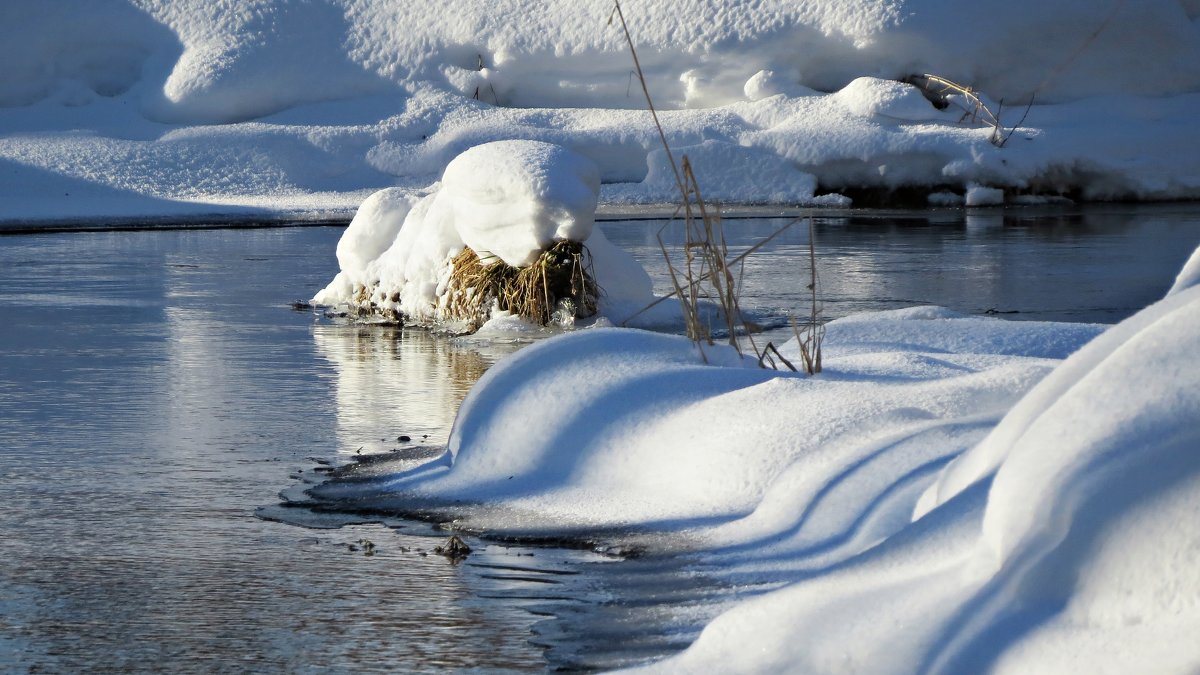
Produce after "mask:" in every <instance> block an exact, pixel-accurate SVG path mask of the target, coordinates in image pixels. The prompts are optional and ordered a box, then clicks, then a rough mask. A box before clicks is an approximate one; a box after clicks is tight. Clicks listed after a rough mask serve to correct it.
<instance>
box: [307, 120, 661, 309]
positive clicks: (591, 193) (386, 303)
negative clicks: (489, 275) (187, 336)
mask: <svg viewBox="0 0 1200 675" xmlns="http://www.w3.org/2000/svg"><path fill="white" fill-rule="evenodd" d="M599 189H600V178H599V172H598V170H597V168H596V166H595V164H593V163H592V162H591V161H590V160H588V159H587V158H586V157H583V156H581V155H579V154H578V153H575V152H572V151H570V150H567V149H565V148H563V147H561V146H557V145H553V144H550V143H542V142H536V141H497V142H494V143H486V144H483V145H480V146H476V147H474V148H471V149H470V150H468V151H466V152H464V153H462V154H461V155H459V156H458V157H457V158H455V160H454V161H452V162H451V163H450V165H449V166H447V167H446V172H445V175H443V176H442V180H441V182H440V184H438V185H436V186H435V187H434V188H433V189H432V192H431V193H430V194H427V195H425V196H423V197H419V198H418V197H415V196H412V195H409V194H407V193H405V192H403V191H400V190H396V189H389V190H381V191H379V192H377V193H375V194H373V195H371V196H370V197H369V198H367V200H366V201H365V202H364V203H363V205H362V206H361V207H360V208H359V210H358V213H357V214H356V215H355V217H354V220H353V221H351V223H350V226H349V227H348V228H347V230H346V232H345V234H343V235H342V238H341V240H340V241H339V242H338V246H337V259H338V265H339V267H340V271H339V272H338V274H337V276H336V277H335V278H334V279H333V281H332V282H330V284H329V285H328V286H327V287H326V288H325V289H323V290H322V291H320V292H319V293H317V295H316V296H315V297H314V298H313V300H314V302H317V303H319V304H324V305H350V306H352V307H354V308H356V309H357V310H358V311H360V312H363V313H367V314H372V315H377V316H383V317H387V318H390V319H393V320H403V321H411V322H415V323H425V324H452V323H463V322H467V323H471V322H476V323H475V325H471V326H466V328H475V327H478V323H482V322H483V321H486V320H487V318H488V316H489V315H490V313H491V310H492V309H493V305H495V309H496V310H500V311H504V312H508V311H516V305H517V304H519V303H515V302H514V303H510V302H508V300H509V299H508V298H506V297H504V293H503V291H501V290H499V289H497V288H494V287H489V286H488V285H487V284H471V283H466V282H463V281H462V279H463V276H464V274H467V273H468V272H465V271H464V269H463V267H464V266H466V265H472V266H473V268H474V269H473V270H472V271H471V272H469V273H474V274H476V275H477V276H482V275H483V274H485V273H486V271H487V270H486V269H485V268H488V269H495V270H498V272H497V274H495V275H494V276H495V277H496V278H499V277H501V276H508V277H514V276H518V275H520V274H523V272H521V270H525V269H535V270H538V271H542V272H543V274H542V276H541V277H537V278H536V279H535V281H536V283H533V284H531V286H532V287H531V288H528V289H526V288H522V289H521V290H522V291H523V292H524V291H527V292H528V294H536V293H544V292H549V293H558V294H559V297H550V298H546V299H544V302H543V305H545V310H546V312H545V315H547V316H548V315H549V313H550V312H552V311H553V310H554V309H556V308H555V304H556V301H560V302H561V301H570V304H569V305H564V306H563V307H562V308H561V309H562V310H563V311H566V312H567V313H568V314H569V315H570V316H569V317H568V319H574V318H575V317H576V316H577V315H584V316H586V315H590V314H591V313H594V311H595V309H596V302H597V300H601V301H602V302H603V303H604V306H605V308H606V309H612V308H614V307H620V308H625V307H627V306H629V305H632V304H636V303H638V302H643V303H644V302H648V301H649V300H650V299H651V297H652V296H651V294H650V278H649V276H648V275H647V274H646V272H645V270H643V269H642V268H641V267H640V266H639V265H638V264H637V263H636V262H635V261H634V260H633V259H632V258H630V257H629V256H628V255H627V254H624V253H623V252H621V251H620V250H619V249H617V248H616V247H614V246H612V245H611V244H609V243H608V241H607V240H605V239H604V235H603V234H600V233H599V231H596V230H594V229H593V227H592V225H593V223H594V221H595V211H596V196H597V193H598V192H599ZM556 242H568V243H571V244H574V245H576V248H572V249H570V251H569V252H567V251H566V250H565V249H564V250H560V247H556ZM579 245H582V246H579ZM464 249H469V251H468V254H467V255H466V256H461V255H460V254H461V253H462V252H463V251H464ZM556 256H572V257H573V258H574V259H573V260H570V261H569V263H570V264H569V266H568V267H567V269H568V272H567V273H568V274H577V275H578V278H577V279H575V278H570V279H565V283H566V284H567V285H568V286H569V289H568V290H562V289H560V288H559V287H557V286H556V285H555V284H552V283H550V281H549V280H548V279H550V277H552V276H553V274H551V273H548V272H546V268H548V267H549V266H551V265H555V264H558V262H559V261H558V260H549V261H548V260H547V258H548V257H551V258H553V257H556ZM553 271H555V270H551V272H553ZM510 272H511V273H510ZM576 282H578V284H579V286H578V287H576ZM596 284H598V285H599V289H596V288H595V286H596ZM560 285H561V284H560ZM597 295H600V296H601V297H600V298H597V297H596V296H597ZM585 296H586V297H585ZM528 318H530V319H535V320H540V322H543V323H544V319H542V313H540V312H539V313H537V314H535V315H533V316H529V317H528Z"/></svg>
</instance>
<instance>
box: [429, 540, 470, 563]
mask: <svg viewBox="0 0 1200 675" xmlns="http://www.w3.org/2000/svg"><path fill="white" fill-rule="evenodd" d="M433 552H434V553H437V554H438V555H444V556H446V557H447V558H449V559H450V560H451V561H454V562H457V561H459V560H462V559H463V558H466V557H467V555H469V554H470V553H471V547H470V546H467V543H466V542H465V541H463V540H462V539H461V538H460V537H459V536H458V535H457V534H453V535H450V538H449V539H447V540H446V543H445V544H442V545H441V546H437V547H435V548H434V549H433Z"/></svg>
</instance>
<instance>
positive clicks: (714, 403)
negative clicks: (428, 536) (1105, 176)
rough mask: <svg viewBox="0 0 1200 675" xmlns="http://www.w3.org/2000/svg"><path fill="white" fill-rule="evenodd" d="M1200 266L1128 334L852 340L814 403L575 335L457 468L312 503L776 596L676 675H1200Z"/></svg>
mask: <svg viewBox="0 0 1200 675" xmlns="http://www.w3.org/2000/svg"><path fill="white" fill-rule="evenodd" d="M1198 260H1200V251H1198V252H1197V253H1196V254H1195V255H1193V258H1192V261H1191V262H1190V263H1189V265H1188V266H1187V267H1186V268H1185V270H1184V271H1183V272H1182V273H1181V274H1180V275H1179V279H1178V281H1177V283H1176V284H1175V286H1174V288H1173V289H1172V290H1171V293H1170V295H1169V296H1168V297H1167V298H1165V299H1163V300H1161V301H1160V302H1158V303H1155V304H1153V305H1152V306H1150V307H1148V308H1146V309H1145V310H1143V311H1142V312H1140V313H1138V314H1137V315H1135V316H1133V317H1131V318H1130V319H1128V320H1126V321H1124V322H1122V323H1120V324H1118V325H1116V326H1113V327H1109V328H1106V327H1103V326H1096V325H1085V324H1057V323H1038V322H1010V321H1004V320H1000V319H991V318H973V317H964V316H960V315H956V314H955V313H953V312H949V311H947V310H944V309H940V308H936V307H916V308H912V309H908V310H899V311H893V312H882V313H874V314H866V315H858V316H853V317H848V318H846V319H841V320H838V321H834V322H832V323H831V324H829V326H828V334H827V338H826V344H827V345H828V348H827V352H826V358H825V371H824V372H823V373H821V374H820V375H818V376H815V377H807V376H803V375H796V374H781V373H777V372H774V371H764V370H761V369H759V368H757V367H755V366H754V365H753V364H751V363H746V362H743V361H742V360H740V359H739V358H738V357H737V356H736V355H735V354H733V353H732V352H726V353H720V352H718V353H715V354H714V353H710V354H709V360H710V364H709V365H705V364H703V363H702V362H701V361H700V359H699V357H698V356H697V354H696V351H695V349H694V347H693V346H692V345H691V344H690V343H689V342H688V341H687V340H685V339H683V338H679V337H672V336H664V335H658V334H652V333H644V332H639V331H632V330H614V329H588V330H582V331H577V332H575V333H572V334H568V335H564V336H561V337H558V338H554V339H551V340H549V341H546V342H544V343H541V344H537V345H535V346H532V347H529V348H527V349H525V350H523V351H522V352H520V353H518V354H516V355H515V356H512V357H509V358H508V359H506V360H504V361H502V362H501V363H499V364H497V365H496V366H495V367H493V369H492V370H490V371H489V372H488V373H487V374H486V375H485V376H484V377H483V379H481V380H480V382H479V383H478V384H477V385H476V387H475V388H474V389H473V390H472V392H471V394H470V395H469V396H468V397H467V399H466V401H464V403H463V405H462V407H461V409H460V412H459V416H458V419H457V421H456V422H455V426H454V429H453V432H452V434H451V438H450V443H449V448H448V449H447V451H446V453H445V455H444V456H442V457H441V458H439V459H435V460H433V461H432V462H428V463H425V464H418V465H414V466H408V467H404V470H402V471H395V472H392V473H385V474H384V475H381V476H378V477H376V478H375V479H373V480H368V481H362V480H358V481H351V482H337V481H335V482H332V483H328V484H325V485H322V486H318V487H317V488H315V489H313V490H312V493H311V494H312V495H314V496H315V497H316V498H318V499H319V500H321V501H325V502H327V503H330V502H331V503H333V504H342V505H344V506H353V507H354V508H371V509H376V508H377V509H384V510H387V509H398V510H402V511H403V510H411V509H413V508H418V507H419V508H423V509H427V508H434V509H437V510H442V511H444V512H447V513H451V514H454V515H456V516H457V518H458V520H457V524H458V525H459V526H460V527H466V528H471V529H478V530H482V531H484V532H490V533H492V534H497V535H503V534H505V533H520V534H523V535H529V534H539V533H540V534H544V535H553V534H554V533H560V532H564V531H569V532H576V533H579V532H584V533H586V532H608V533H611V532H613V531H631V532H660V533H675V534H680V535H684V536H685V540H686V541H688V542H691V543H690V547H691V550H692V552H693V554H696V555H699V560H700V561H702V563H701V564H702V566H703V568H704V570H705V573H706V574H708V575H710V576H713V577H715V578H717V579H721V578H727V579H728V580H729V581H731V582H733V583H737V584H750V585H754V584H761V583H767V582H769V583H773V584H782V587H781V588H779V589H778V590H774V591H772V592H769V593H767V594H765V595H762V596H759V597H757V598H753V599H750V600H748V601H746V602H744V603H742V604H739V605H737V606H736V607H734V608H733V609H732V610H730V611H728V612H726V613H725V614H722V615H721V616H719V617H718V618H717V619H716V620H714V621H713V622H712V623H711V624H710V625H709V626H708V627H707V628H706V629H705V630H704V632H703V634H702V635H701V636H700V638H699V640H698V641H697V642H696V643H695V644H694V645H693V646H692V647H691V648H690V649H689V650H687V651H686V652H684V653H683V654H681V655H680V656H678V657H676V658H674V659H671V660H668V661H667V662H665V663H663V664H658V665H657V666H655V667H654V668H655V669H661V670H663V671H665V672H709V671H710V670H711V668H712V666H713V664H714V663H720V664H721V667H722V670H726V671H736V672H764V673H765V672H814V673H834V672H845V671H846V670H847V669H850V670H857V671H863V672H878V673H892V672H895V673H911V672H945V673H956V672H984V671H989V670H996V671H999V672H1047V673H1060V672H1067V671H1072V670H1074V669H1078V668H1082V669H1084V670H1087V671H1088V672H1112V673H1124V672H1131V671H1137V670H1143V669H1146V670H1149V671H1152V672H1162V673H1186V672H1192V671H1194V670H1195V668H1196V667H1197V666H1198V665H1200V652H1197V651H1196V648H1195V642H1194V640H1191V639H1190V638H1188V637H1187V636H1188V635H1191V634H1192V633H1194V631H1195V630H1196V628H1197V626H1200V612H1198V608H1200V578H1197V576H1196V573H1195V566H1194V564H1193V558H1194V554H1195V550H1196V546H1197V545H1198V543H1200V530H1197V526H1196V524H1195V523H1196V517H1195V516H1196V509H1197V508H1198V506H1200V483H1198V482H1197V476H1200V471H1198V469H1200V455H1198V454H1197V450H1198V448H1200V436H1198V435H1197V428H1196V425H1195V420H1196V419H1197V417H1198V416H1200V399H1198V398H1197V392H1200V379H1198V378H1200V375H1198V373H1200V363H1197V355H1198V354H1200V343H1197V336H1200V288H1197V287H1196V285H1195V284H1196V282H1197V280H1198V276H1197V274H1196V269H1197V261H1198ZM784 351H785V353H786V354H788V355H789V356H791V357H792V358H797V355H796V354H795V345H794V344H792V345H789V346H788V347H786V348H785V350H784ZM610 536H611V535H610Z"/></svg>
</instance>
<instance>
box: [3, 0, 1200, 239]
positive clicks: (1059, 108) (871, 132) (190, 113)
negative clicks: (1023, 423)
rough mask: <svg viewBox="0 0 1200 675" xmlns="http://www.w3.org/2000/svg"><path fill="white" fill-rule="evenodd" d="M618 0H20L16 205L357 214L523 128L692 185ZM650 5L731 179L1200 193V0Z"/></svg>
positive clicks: (607, 193) (666, 64)
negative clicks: (675, 162)
mask: <svg viewBox="0 0 1200 675" xmlns="http://www.w3.org/2000/svg"><path fill="white" fill-rule="evenodd" d="M612 7H613V6H612V5H611V4H610V3H607V2H593V3H582V4H581V3H557V4H555V3H551V4H549V5H546V4H542V5H537V6H536V7H534V6H533V5H531V4H529V3H522V2H515V1H512V0H504V1H501V2H482V1H480V0H453V1H451V2H436V3H430V2H404V3H397V2H388V1H385V0H317V1H313V2H288V1H285V0H254V1H252V2H251V1H247V2H239V3H228V4H222V5H212V4H211V3H208V2H202V1H200V0H186V1H178V0H175V1H169V2H168V1H166V0H60V1H58V2H8V3H3V4H2V5H0V38H2V39H0V62H3V63H4V64H5V73H4V77H3V78H0V220H3V221H8V222H12V221H18V220H26V221H28V220H59V221H63V220H71V219H80V218H88V219H96V218H144V217H185V216H200V215H206V214H217V215H222V216H225V217H233V218H264V217H282V216H299V217H307V218H320V217H324V216H335V217H345V216H347V215H349V214H350V213H351V212H352V211H353V209H354V208H356V207H357V206H358V205H359V204H360V203H361V202H362V201H363V200H364V199H365V198H366V197H367V196H368V195H369V194H371V193H372V192H375V191H377V190H379V189H382V188H386V187H398V188H400V189H403V190H405V191H407V192H409V193H412V194H416V193H418V192H419V191H421V190H423V189H425V188H427V187H428V186H429V185H431V184H432V183H433V182H435V181H436V180H437V179H438V178H439V176H440V175H441V174H442V172H443V171H444V169H445V168H446V166H447V164H449V162H450V160H451V159H453V158H454V157H456V156H457V155H459V154H460V153H461V152H462V151H464V150H466V149H467V148H469V147H472V146H475V145H479V144H481V143H484V142H487V141H493V140H504V139H525V140H541V141H549V142H553V143H556V144H559V145H563V146H565V147H567V148H569V149H570V150H573V151H575V152H578V153H580V154H582V155H584V156H586V157H588V158H589V159H591V160H592V161H593V162H594V163H595V164H596V166H597V167H598V168H599V176H600V180H601V181H602V182H603V187H602V190H601V193H600V199H601V201H602V202H604V203H640V202H658V201H663V200H668V199H670V198H671V197H672V196H673V192H674V180H673V176H672V175H671V172H670V170H669V167H668V164H667V162H666V160H665V156H664V154H663V152H662V150H661V146H660V143H659V138H658V132H657V130H656V129H655V127H654V124H653V122H652V120H651V118H650V115H649V114H648V113H647V112H646V111H645V102H644V100H643V98H642V95H641V93H640V86H639V84H638V82H637V80H636V78H635V77H634V76H633V74H632V59H631V58H630V54H629V49H628V46H627V45H626V44H625V41H624V35H623V33H622V31H621V27H620V24H619V22H610V17H611V15H612ZM624 10H625V16H626V17H627V19H628V21H629V28H630V32H631V35H632V37H633V40H634V42H635V43H636V45H637V47H638V50H639V55H640V58H641V64H642V67H643V69H644V71H645V75H646V79H647V84H648V87H649V89H650V91H651V92H652V94H653V96H654V97H655V101H656V103H657V105H658V107H659V108H660V109H661V110H662V112H661V114H660V119H661V121H662V124H663V129H664V131H665V134H666V136H667V138H668V139H669V140H670V142H671V144H672V146H673V147H674V148H675V150H676V151H677V153H680V154H683V153H686V154H687V155H688V156H689V157H690V159H691V160H692V162H693V164H694V165H695V167H696V171H697V174H698V175H699V176H700V177H701V181H702V185H703V186H704V187H705V190H706V192H707V194H708V196H709V197H711V198H713V199H721V200H723V201H725V202H744V203H777V204H791V205H799V204H814V203H818V204H845V203H846V199H845V198H843V197H841V196H839V191H850V190H851V189H854V188H881V189H890V188H895V187H910V188H916V189H917V191H918V192H917V193H918V194H919V193H920V191H921V190H926V191H928V193H930V194H935V193H936V194H937V195H939V196H937V197H935V198H934V199H935V200H936V201H937V203H939V204H945V203H962V202H963V200H964V199H965V200H966V202H967V203H968V204H992V203H996V202H998V201H1004V200H1012V199H1016V198H1018V197H1020V198H1021V199H1023V200H1028V199H1031V198H1039V199H1045V198H1047V197H1054V196H1057V195H1059V194H1060V193H1061V194H1068V195H1070V196H1072V197H1076V198H1078V197H1082V198H1085V199H1108V198H1139V199H1178V198H1197V197H1200V134H1197V133H1196V130H1195V124H1194V111H1195V110H1196V108H1197V107H1200V105H1198V104H1200V98H1198V97H1200V23H1198V21H1200V5H1198V4H1197V3H1196V2H1195V0H1142V1H1139V2H1120V1H1114V2H1094V1H1092V0H1063V1H1061V2H1054V3H1045V2H1040V1H1038V0H1018V1H1016V2H1009V3H1006V4H1005V6H1004V8H1003V10H1002V11H1000V10H997V9H996V8H994V7H992V6H990V5H986V4H978V3H974V4H972V3H961V2H949V1H944V0H891V1H889V2H877V1H876V0H819V1H816V2H806V3H792V2H782V1H774V0H772V1H768V2H754V3H749V2H746V3H732V4H731V3H728V2H717V1H715V0H688V1H687V2H682V3H680V2H669V3H668V2H657V1H656V2H645V3H631V4H629V5H628V6H627V7H625V8H624ZM922 73H931V74H935V75H940V76H943V77H946V78H949V79H950V80H953V81H956V82H959V83H962V84H964V85H969V86H971V87H974V88H975V90H976V91H978V92H979V93H980V95H981V96H982V97H983V100H984V101H985V102H987V103H988V105H989V107H990V108H992V109H993V110H999V111H1000V117H1001V121H1002V122H1003V124H1004V125H1006V127H1009V128H1011V127H1013V126H1016V125H1017V124H1018V122H1019V121H1020V128H1019V129H1017V130H1015V132H1013V133H1012V135H1011V137H1010V138H1009V139H1008V141H1007V143H1005V145H1004V147H1003V148H1001V147H996V145H994V144H993V143H992V142H990V138H991V136H992V134H993V130H992V129H991V128H990V127H988V126H986V125H981V124H978V123H971V122H970V121H969V120H963V119H962V118H963V111H962V109H961V108H958V107H956V106H955V105H951V106H950V107H949V108H948V109H946V110H938V109H937V108H935V107H934V106H933V105H932V104H930V103H929V102H928V101H926V100H925V98H924V97H923V96H922V95H921V94H920V93H919V92H918V91H917V90H916V89H915V88H914V87H912V86H909V85H906V84H901V83H900V82H898V80H900V79H903V78H905V77H907V76H910V75H914V74H922ZM1031 100H1032V101H1033V103H1034V105H1033V107H1032V108H1031V109H1029V111H1028V114H1027V115H1026V114H1025V105H1026V104H1027V103H1029V102H1030V101H1031ZM1001 101H1003V105H1002V106H1001V104H1000V102H1001ZM960 102H961V97H960ZM968 107H970V106H968ZM1022 118H1023V121H1021V120H1022ZM1004 133H1005V135H1007V133H1008V131H1007V130H1006V131H1005V132H1004Z"/></svg>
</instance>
